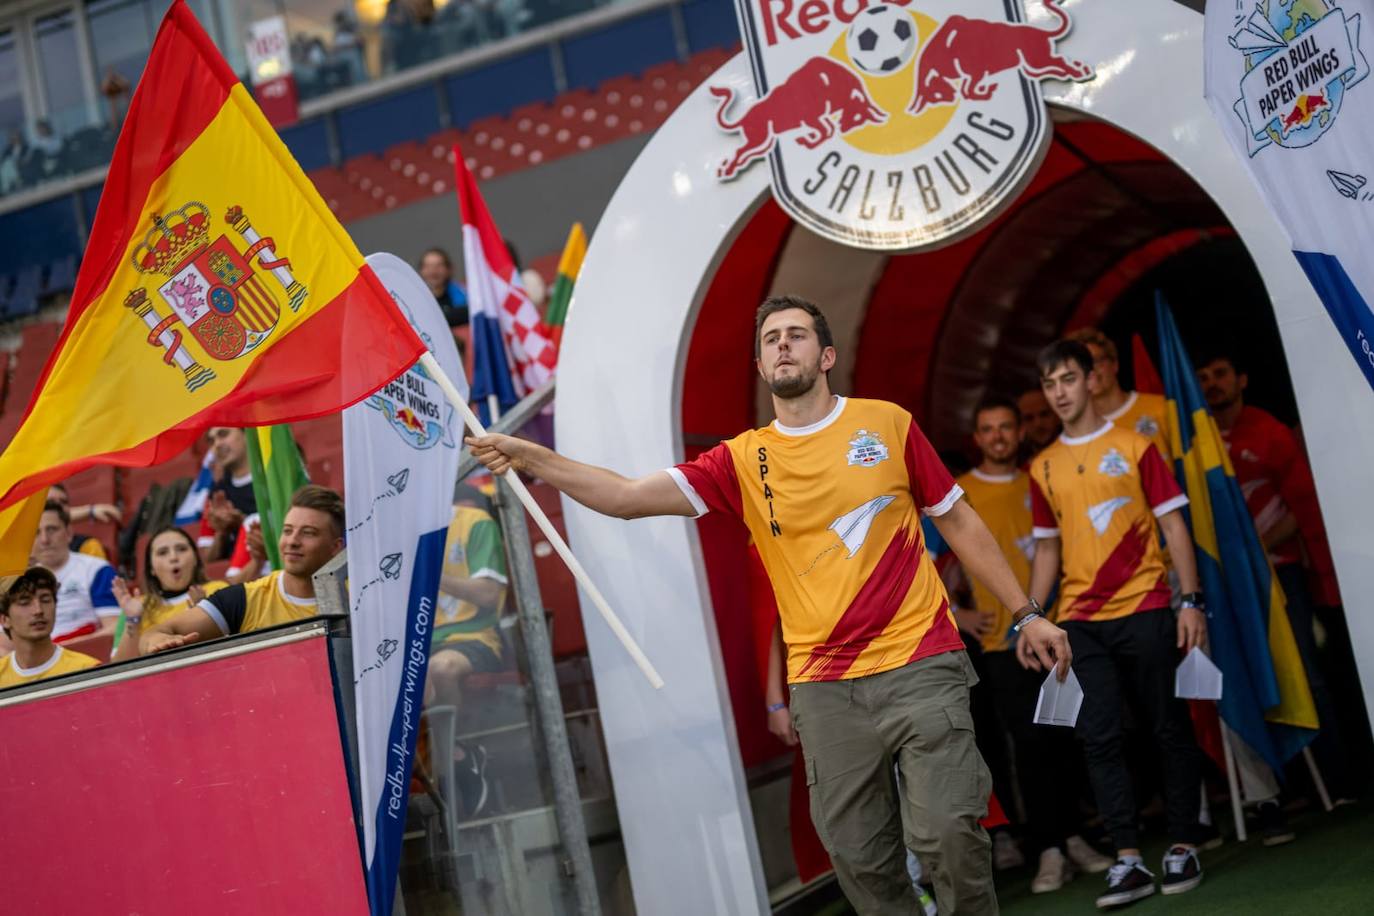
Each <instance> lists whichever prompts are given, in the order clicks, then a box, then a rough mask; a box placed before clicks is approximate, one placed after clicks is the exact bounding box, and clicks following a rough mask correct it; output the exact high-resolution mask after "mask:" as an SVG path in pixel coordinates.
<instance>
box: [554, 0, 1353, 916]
mask: <svg viewBox="0 0 1374 916" xmlns="http://www.w3.org/2000/svg"><path fill="white" fill-rule="evenodd" d="M1031 5H1032V6H1034V4H1031ZM1066 5H1068V6H1070V8H1071V10H1072V13H1073V16H1074V31H1073V34H1072V35H1070V36H1069V38H1068V39H1066V41H1065V42H1064V43H1063V45H1062V47H1063V48H1064V49H1065V50H1066V52H1068V53H1070V54H1072V56H1074V57H1076V58H1079V59H1083V60H1087V61H1089V62H1090V63H1092V64H1093V65H1094V66H1095V67H1096V70H1097V78H1096V79H1095V80H1093V81H1092V82H1090V83H1083V84H1073V85H1069V84H1064V83H1049V84H1046V96H1047V98H1048V99H1049V100H1050V101H1052V102H1053V103H1055V104H1058V105H1061V106H1064V107H1067V108H1072V109H1079V110H1081V111H1083V112H1086V113H1088V114H1091V115H1093V116H1095V117H1097V118H1100V119H1102V120H1104V121H1107V122H1109V123H1112V124H1114V125H1116V126H1117V127H1120V128H1121V129H1123V130H1126V131H1128V132H1130V133H1132V134H1134V135H1136V136H1138V137H1140V138H1141V139H1143V140H1144V141H1146V142H1148V143H1150V144H1152V145H1153V146H1155V147H1156V148H1158V149H1159V150H1161V151H1162V152H1163V153H1165V154H1166V155H1167V156H1169V158H1171V159H1172V160H1173V161H1174V162H1175V163H1177V164H1178V165H1179V166H1180V167H1182V168H1183V169H1184V170H1185V171H1187V172H1188V174H1189V175H1191V176H1192V177H1193V179H1194V180H1195V181H1197V182H1198V184H1199V185H1201V186H1202V187H1203V188H1204V189H1205V190H1206V191H1207V192H1208V193H1209V194H1210V195H1211V196H1212V198H1213V199H1214V200H1215V201H1216V202H1217V204H1218V205H1219V206H1220V207H1221V209H1222V211H1223V212H1224V213H1225V214H1226V216H1227V218H1228V219H1229V220H1230V221H1231V224H1232V225H1233V226H1235V228H1236V230H1237V232H1238V233H1239V234H1240V237H1241V239H1242V240H1243V241H1244V243H1245V245H1246V247H1247V248H1248V250H1249V251H1250V253H1251V255H1252V257H1253V258H1254V260H1255V262H1256V264H1257V265H1258V267H1259V271H1260V274H1261V276H1262V278H1263V280H1264V283H1265V286H1266V287H1267V289H1268V291H1269V294H1270V297H1271V299H1272V301H1273V304H1274V309H1275V312H1276V313H1277V318H1278V325H1279V330H1280V332H1281V334H1282V337H1283V343H1284V348H1285V352H1286V353H1287V356H1288V363H1289V369H1290V372H1291V374H1292V379H1293V384H1294V388H1295V390H1296V394H1297V401H1298V406H1299V409H1300V411H1301V414H1302V418H1303V429H1304V433H1305V435H1306V438H1307V443H1308V449H1309V451H1310V453H1311V455H1312V460H1313V465H1314V468H1315V470H1316V474H1317V479H1318V485H1319V488H1320V491H1321V497H1322V509H1323V512H1324V514H1325V517H1326V522H1327V527H1328V530H1329V534H1330V537H1331V540H1332V548H1333V552H1334V554H1335V558H1336V564H1337V568H1338V572H1339V574H1340V577H1341V583H1342V586H1343V592H1344V594H1345V597H1346V602H1347V608H1348V611H1349V618H1350V625H1351V630H1352V636H1353V638H1354V640H1355V643H1356V652H1357V655H1358V656H1360V657H1361V662H1362V665H1363V666H1364V667H1365V670H1366V671H1367V672H1369V674H1370V676H1369V677H1366V679H1365V680H1366V682H1367V683H1374V668H1371V665H1374V657H1371V653H1370V652H1369V651H1368V650H1367V649H1366V650H1365V651H1361V649H1362V647H1374V615H1371V614H1370V613H1368V612H1369V611H1371V610H1374V607H1372V606H1371V605H1374V601H1371V600H1370V599H1369V598H1368V597H1367V596H1369V595H1372V594H1374V563H1371V562H1369V561H1370V559H1371V557H1370V556H1369V554H1370V553H1371V548H1370V546H1369V540H1368V538H1367V537H1366V536H1365V534H1366V530H1367V529H1366V526H1365V524H1364V520H1365V519H1366V518H1374V480H1372V479H1371V477H1370V475H1369V473H1368V470H1367V467H1368V459H1367V456H1368V455H1371V454H1374V395H1371V392H1370V390H1369V387H1368V385H1367V384H1366V383H1365V381H1364V379H1363V377H1362V376H1361V374H1360V372H1359V371H1358V369H1357V367H1356V366H1355V364H1354V362H1353V361H1352V360H1351V359H1350V357H1349V355H1348V354H1347V353H1346V351H1345V348H1344V346H1343V345H1342V343H1341V341H1340V339H1339V337H1338V336H1337V334H1336V332H1335V330H1334V329H1333V328H1332V326H1331V323H1330V321H1329V320H1328V319H1327V317H1326V315H1325V314H1324V312H1323V310H1322V307H1321V305H1320V303H1319V302H1318V300H1317V298H1316V296H1315V295H1314V293H1313V292H1312V289H1311V287H1310V286H1309V285H1308V283H1307V280H1306V279H1305V277H1304V276H1303V274H1302V272H1301V270H1300V269H1299V268H1298V265H1297V263H1296V261H1295V259H1294V258H1293V256H1292V254H1291V253H1290V250H1289V245H1288V242H1287V240H1286V239H1285V237H1284V236H1283V234H1282V232H1281V230H1280V229H1279V227H1278V225H1277V224H1276V223H1275V221H1274V220H1273V218H1272V217H1271V215H1270V214H1269V212H1268V210H1267V209H1266V208H1265V206H1264V204H1263V203H1262V202H1261V200H1260V199H1259V197H1258V196H1257V193H1256V192H1255V190H1254V188H1253V186H1252V185H1251V184H1250V182H1249V179H1248V178H1247V177H1246V175H1245V174H1244V172H1243V170H1242V169H1241V168H1240V163H1239V162H1237V161H1236V160H1235V158H1234V156H1233V154H1232V153H1231V151H1230V149H1229V147H1228V146H1227V145H1226V142H1225V140H1224V138H1223V137H1222V135H1221V133H1220V131H1219V130H1218V128H1217V127H1216V125H1215V123H1214V122H1213V120H1212V115H1211V113H1210V111H1209V110H1208V109H1207V107H1206V105H1205V103H1204V101H1203V97H1202V64H1203V50H1202V16H1201V15H1200V14H1198V13H1196V12H1194V11H1192V10H1190V9H1187V8H1185V7H1183V6H1181V5H1179V4H1178V3H1176V2H1174V0H1136V2H1133V3H1128V4H1118V3H1112V4H1106V3H1087V2H1072V3H1069V4H1066ZM1037 12H1038V11H1037ZM722 84H729V85H732V86H734V87H735V88H736V89H737V90H738V91H739V92H740V93H741V94H742V95H745V96H748V97H752V94H753V93H752V87H751V82H750V78H749V69H748V63H747V61H746V60H745V59H744V57H743V56H738V57H736V58H735V59H733V60H732V61H730V62H729V63H728V64H726V65H725V66H724V67H723V68H722V69H721V70H720V71H719V72H718V73H717V74H716V75H715V76H714V77H713V78H712V79H710V80H708V81H707V85H722ZM713 110H714V106H713V103H712V101H711V99H710V97H709V96H708V95H707V93H706V86H702V87H699V88H698V90H697V91H696V92H695V93H693V94H692V95H691V96H690V97H689V98H688V99H687V100H686V101H685V102H684V103H683V105H682V106H681V107H680V108H679V109H678V110H677V112H675V113H674V114H673V116H672V117H671V118H670V119H669V120H668V122H667V123H666V124H665V125H664V126H663V128H662V129H661V130H660V131H659V132H658V134H657V135H656V136H655V137H654V138H653V140H652V141H651V142H650V143H649V144H648V146H647V147H646V148H645V149H644V152H643V153H642V154H641V155H640V157H639V159H638V160H637V161H636V162H635V164H634V166H633V168H631V170H630V172H629V174H628V175H627V176H626V178H625V180H624V182H623V183H622V184H621V186H620V188H619V190H618V191H617V192H616V194H615V197H614V198H613V199H612V201H611V203H610V206H609V207H608V208H607V210H606V213H605V215H604V216H603V218H602V221H601V224H600V226H599V228H598V230H597V232H596V236H595V239H594V240H593V243H592V246H591V250H590V251H589V252H588V255H587V260H586V263H585V265H584V267H583V271H582V275H581V278H580V280H579V282H578V285H577V292H576V298H575V301H574V304H573V316H574V317H573V318H572V319H571V320H570V321H569V322H568V328H567V336H566V338H565V342H564V351H563V356H562V360H561V362H562V365H561V366H560V369H559V374H560V378H559V394H558V411H557V433H558V441H559V445H560V447H561V449H562V450H563V451H564V452H566V453H567V454H569V455H571V456H573V457H576V458H579V459H582V460H586V461H591V462H594V463H598V464H604V465H608V466H611V467H614V468H617V469H619V470H621V471H624V472H626V473H632V474H642V473H646V472H649V471H652V470H654V469H657V468H662V467H665V466H668V465H670V464H672V463H674V462H676V461H679V460H681V459H682V455H683V452H682V443H681V436H680V404H681V397H680V386H681V384H682V373H683V364H684V358H685V352H686V346H687V340H688V339H689V338H690V335H691V331H692V326H693V322H694V319H695V315H696V311H697V308H698V306H699V304H700V300H701V297H702V295H703V294H704V291H705V288H706V285H707V284H708V283H709V280H710V278H711V276H712V275H713V273H714V269H715V267H716V265H717V263H718V262H719V260H720V258H721V257H722V256H723V254H724V252H725V251H726V250H727V246H728V243H729V242H730V241H731V240H732V239H733V237H734V234H735V232H736V231H737V230H738V228H739V227H740V226H741V225H742V223H743V222H744V221H745V220H746V219H747V217H748V216H749V215H750V214H752V212H753V210H754V209H755V207H756V206H757V205H758V204H759V202H760V201H761V200H762V199H763V195H764V194H766V193H767V189H768V171H767V168H766V167H765V166H764V165H762V164H756V165H755V166H754V167H753V168H750V169H748V170H747V171H746V172H745V173H744V174H743V175H742V176H740V177H739V178H737V179H736V180H735V181H733V182H730V183H725V184H722V183H721V182H719V181H717V180H716V178H715V168H716V166H717V164H718V163H719V162H720V161H721V160H722V159H723V158H725V157H726V156H727V155H728V154H729V153H730V152H732V144H731V140H730V139H729V138H727V137H725V136H724V135H722V134H721V133H720V132H719V131H717V130H716V128H715V126H714V123H713V118H712V112H713ZM802 231H804V230H802ZM755 305H756V303H754V302H753V301H746V300H744V299H742V300H741V301H740V303H739V307H740V308H742V309H752V308H753V307H754V306H755ZM565 509H566V511H567V516H566V517H567V520H568V527H569V536H570V539H571V541H572V543H573V545H574V548H575V549H576V550H577V551H578V554H579V556H580V557H581V558H582V559H583V562H584V563H585V564H586V566H587V568H588V569H589V570H590V572H591V574H592V575H593V576H594V577H595V579H596V581H597V582H598V583H600V585H601V587H602V588H603V589H604V590H605V592H606V594H607V596H608V598H609V599H610V601H611V603H612V604H613V605H614V606H615V607H616V609H617V610H618V611H619V612H620V613H621V614H622V615H623V616H624V617H625V620H626V624H627V626H629V628H630V629H631V631H632V632H634V634H635V636H636V637H637V638H638V639H639V640H640V642H641V644H642V645H643V646H644V648H645V650H646V651H647V652H648V653H649V655H650V657H651V658H652V659H653V660H654V663H655V664H656V665H657V666H658V668H659V670H660V671H661V672H662V673H663V676H664V679H665V681H666V682H667V686H666V687H665V688H664V689H663V690H662V691H661V692H655V691H653V690H652V689H651V688H649V686H648V685H647V684H646V683H645V682H644V680H643V678H642V677H641V676H640V675H639V673H638V672H637V671H636V669H635V667H634V665H633V664H632V663H631V662H630V660H629V658H628V657H627V656H625V654H624V653H623V652H622V651H621V649H620V647H619V646H618V645H617V644H616V643H615V640H614V638H613V637H612V636H611V635H610V634H609V632H608V631H607V630H606V629H605V628H604V626H602V625H601V624H600V623H599V622H597V618H596V617H595V615H594V614H590V613H588V614H586V615H585V619H586V621H587V622H588V623H587V637H588V642H589V644H590V647H591V655H592V661H593V664H594V668H595V672H596V682H597V693H598V697H599V701H600V708H601V714H602V718H603V722H604V728H605V736H606V742H607V745H608V747H609V750H610V757H611V765H612V772H613V776H614V780H615V787H616V798H617V804H618V807H619V811H620V822H621V827H622V829H623V831H624V837H625V847H626V851H627V854H628V857H629V862H630V867H631V878H632V881H633V884H634V892H635V899H636V902H637V904H638V909H639V912H641V913H645V914H653V916H664V914H676V913H681V914H684V916H699V914H701V913H704V912H710V913H713V914H735V913H741V914H743V913H765V912H767V911H768V908H767V899H766V896H767V893H766V888H765V886H764V880H763V874H762V868H761V866H760V859H759V854H758V849H757V844H756V840H755V835H754V827H753V822H752V816H751V814H750V809H749V801H748V796H747V792H746V786H745V782H744V775H743V772H742V770H741V767H740V763H739V749H738V747H737V746H736V742H735V737H734V736H735V731H734V725H733V722H732V717H731V710H730V705H729V695H728V692H727V690H726V686H725V681H724V676H723V673H722V666H721V659H720V652H719V647H718V644H717V641H716V633H715V626H714V620H713V617H712V613H711V607H710V598H709V594H708V592H707V588H706V581H705V576H704V574H703V572H702V568H701V562H700V551H699V547H698V544H697V540H696V535H695V531H694V528H693V523H691V522H689V521H686V520H683V519H676V518H672V519H645V520H641V521H636V522H629V523H626V522H621V521H616V520H612V519H608V518H604V517H601V516H598V515H596V514H594V513H591V512H589V511H587V510H585V509H582V508H581V507H579V506H577V505H575V504H572V503H571V502H568V503H567V505H566V506H565ZM1366 695H1367V696H1366V699H1367V701H1374V696H1371V695H1370V694H1369V690H1368V688H1366ZM1370 705H1371V708H1374V702H1371V704H1370Z"/></svg>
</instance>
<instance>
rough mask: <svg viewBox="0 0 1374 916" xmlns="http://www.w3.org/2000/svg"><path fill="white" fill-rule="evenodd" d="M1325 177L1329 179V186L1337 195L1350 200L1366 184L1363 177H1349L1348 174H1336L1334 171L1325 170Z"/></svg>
mask: <svg viewBox="0 0 1374 916" xmlns="http://www.w3.org/2000/svg"><path fill="white" fill-rule="evenodd" d="M1326 177H1327V178H1329V179H1331V186H1332V187H1333V188H1335V189H1336V192H1337V193H1338V194H1340V195H1341V196H1342V197H1348V198H1350V199H1351V200H1354V199H1355V195H1357V194H1359V193H1360V189H1361V188H1363V187H1364V186H1365V183H1366V179H1365V177H1364V176H1363V175H1351V174H1350V173H1349V172H1338V171H1336V170H1335V169H1327V170H1326Z"/></svg>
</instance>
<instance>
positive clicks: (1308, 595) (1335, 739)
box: [1197, 354, 1355, 801]
mask: <svg viewBox="0 0 1374 916" xmlns="http://www.w3.org/2000/svg"><path fill="white" fill-rule="evenodd" d="M1197 376H1198V384H1200V385H1201V386H1202V390H1203V395H1204V396H1205V397H1206V398H1207V406H1208V407H1210V408H1211V410H1212V416H1213V417H1215V418H1216V421H1217V427H1218V428H1219V429H1220V430H1221V435H1222V438H1224V439H1225V440H1226V450H1227V452H1228V454H1229V455H1230V456H1231V466H1232V467H1233V468H1235V472H1236V482H1237V483H1239V484H1240V488H1241V492H1242V493H1244V494H1245V504H1246V507H1247V508H1248V509H1249V510H1250V516H1251V518H1253V519H1254V522H1255V530H1256V531H1257V532H1258V533H1259V536H1260V540H1261V541H1262V542H1263V544H1264V548H1265V550H1266V551H1268V553H1269V561H1270V562H1271V563H1273V564H1274V574H1275V575H1277V576H1278V578H1279V584H1280V585H1282V586H1283V594H1284V598H1285V599H1286V600H1285V604H1286V605H1287V607H1288V619H1289V621H1290V623H1291V624H1292V627H1293V637H1294V640H1295V641H1296V642H1297V646H1298V653H1299V654H1300V655H1301V656H1302V664H1303V668H1304V669H1305V670H1306V672H1307V682H1308V685H1309V686H1310V687H1311V688H1312V699H1313V700H1314V701H1315V702H1316V706H1317V716H1318V718H1319V719H1320V721H1321V732H1320V734H1318V736H1317V739H1316V740H1315V741H1314V742H1313V743H1312V750H1313V752H1314V753H1315V754H1316V755H1317V759H1318V762H1319V764H1320V766H1321V772H1322V777H1323V778H1324V779H1325V780H1326V784H1327V789H1328V790H1329V791H1330V794H1331V797H1332V798H1333V799H1341V800H1342V801H1348V800H1349V799H1350V798H1351V797H1353V795H1354V789H1355V786H1354V782H1353V780H1352V779H1351V776H1350V772H1349V767H1348V766H1347V763H1346V761H1347V759H1348V756H1347V753H1346V749H1345V747H1344V745H1343V742H1342V740H1341V736H1340V726H1339V724H1338V722H1339V717H1338V715H1337V713H1336V708H1335V705H1334V703H1333V702H1332V698H1331V691H1330V690H1329V689H1328V688H1327V684H1326V678H1325V676H1324V675H1323V672H1322V666H1321V665H1320V664H1319V663H1318V655H1317V641H1316V634H1315V631H1314V628H1313V609H1314V604H1315V602H1314V601H1313V597H1312V592H1311V591H1310V590H1309V588H1308V576H1307V571H1306V570H1304V568H1303V561H1304V557H1306V558H1307V559H1308V561H1309V562H1310V564H1311V566H1312V567H1313V570H1312V571H1313V573H1315V576H1314V578H1315V579H1316V581H1317V583H1318V584H1319V588H1323V590H1324V591H1326V594H1324V595H1323V596H1322V597H1323V599H1324V600H1323V601H1322V602H1321V603H1328V602H1331V600H1332V599H1335V600H1334V602H1332V603H1339V601H1340V594H1339V592H1337V591H1336V586H1335V576H1334V569H1333V564H1332V562H1331V549H1330V548H1329V547H1328V546H1327V543H1326V528H1325V525H1324V524H1323V522H1322V517H1321V510H1320V508H1319V507H1318V506H1317V486H1316V482H1315V481H1314V480H1313V479H1312V468H1311V467H1310V466H1309V465H1308V463H1307V455H1306V453H1305V452H1304V451H1303V448H1302V446H1301V445H1300V444H1299V443H1298V438H1297V436H1295V435H1294V434H1293V431H1292V430H1291V429H1289V428H1288V427H1287V426H1284V425H1283V424H1282V423H1280V422H1279V421H1278V420H1277V419H1276V418H1275V417H1274V416H1273V415H1272V414H1270V413H1268V412H1267V411H1265V410H1261V409H1260V408H1258V407H1255V406H1253V405H1250V404H1246V403H1245V388H1246V386H1247V385H1248V384H1249V381H1250V378H1249V375H1248V374H1247V373H1245V372H1244V371H1242V370H1240V369H1239V368H1238V367H1237V365H1236V360H1235V358H1234V357H1232V356H1230V355H1229V354H1217V355H1214V356H1211V357H1209V358H1207V359H1204V360H1203V361H1202V362H1201V363H1200V364H1199V368H1198V370H1197Z"/></svg>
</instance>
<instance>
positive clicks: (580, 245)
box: [544, 223, 587, 350]
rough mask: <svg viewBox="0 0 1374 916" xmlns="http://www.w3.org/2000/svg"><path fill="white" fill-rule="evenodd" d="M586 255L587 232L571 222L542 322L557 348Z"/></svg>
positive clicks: (559, 345) (561, 343)
mask: <svg viewBox="0 0 1374 916" xmlns="http://www.w3.org/2000/svg"><path fill="white" fill-rule="evenodd" d="M586 256H587V233H586V232H584V231H583V230H582V224H581V223H573V225H572V231H570V232H569V233H568V242H567V244H566V245H564V246H563V257H561V258H559V259H558V276H557V277H555V278H554V281H553V289H552V290H550V292H549V308H548V312H547V313H546V314H545V316H544V323H545V324H546V325H548V326H549V330H550V331H551V332H552V333H553V345H554V349H555V350H557V349H558V348H559V347H561V346H562V345H563V324H564V322H566V321H567V320H568V303H569V302H571V301H572V294H573V285H574V284H576V283H577V275H578V274H579V273H581V272H582V259H583V258H585V257H586Z"/></svg>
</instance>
